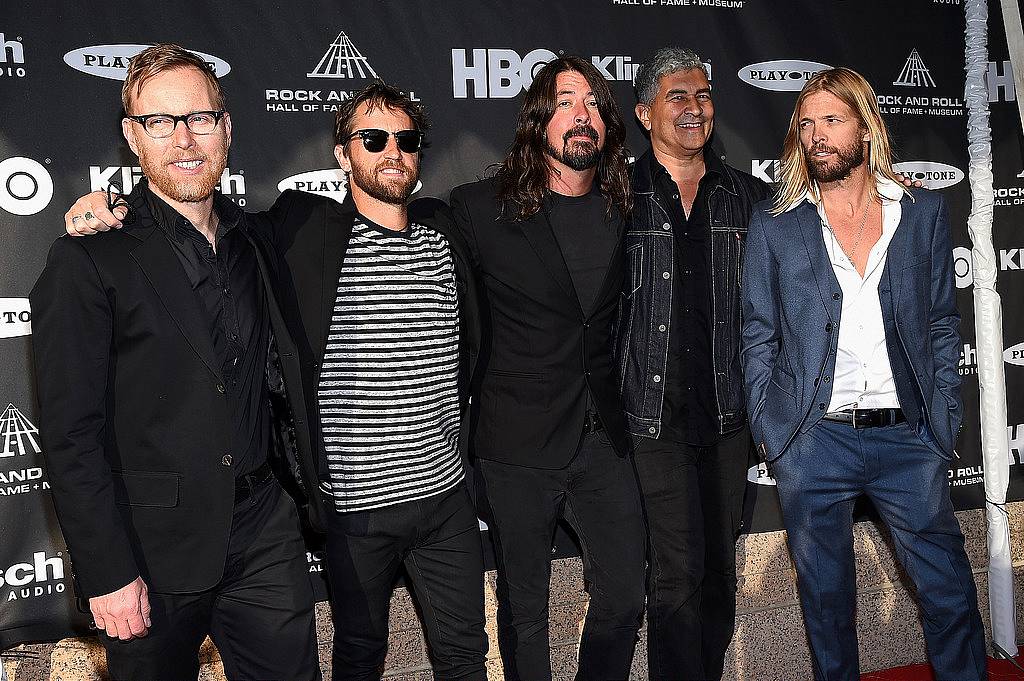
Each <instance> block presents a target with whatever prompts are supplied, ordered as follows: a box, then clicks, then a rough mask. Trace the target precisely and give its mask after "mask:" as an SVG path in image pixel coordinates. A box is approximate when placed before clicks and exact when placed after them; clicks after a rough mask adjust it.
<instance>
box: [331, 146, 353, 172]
mask: <svg viewBox="0 0 1024 681" xmlns="http://www.w3.org/2000/svg"><path fill="white" fill-rule="evenodd" d="M334 158H336V159H338V165H339V166H340V167H341V169H342V170H344V171H345V172H346V173H350V172H352V162H351V161H349V160H348V154H346V153H345V145H344V144H335V145H334Z"/></svg>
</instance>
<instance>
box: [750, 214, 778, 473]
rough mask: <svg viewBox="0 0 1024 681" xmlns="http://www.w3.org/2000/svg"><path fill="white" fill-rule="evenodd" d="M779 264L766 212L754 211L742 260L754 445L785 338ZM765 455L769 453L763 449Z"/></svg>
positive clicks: (760, 437)
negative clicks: (765, 225)
mask: <svg viewBox="0 0 1024 681" xmlns="http://www.w3.org/2000/svg"><path fill="white" fill-rule="evenodd" d="M778 270H779V268H778V263H777V262H776V260H775V256H774V255H773V254H772V252H771V248H770V246H769V244H768V238H767V235H766V234H765V228H764V212H763V211H761V210H755V211H754V214H753V216H752V217H751V220H750V227H749V229H748V231H747V250H746V254H745V255H744V261H743V292H742V303H743V344H742V349H741V350H740V362H741V364H742V366H743V387H744V391H745V392H746V396H747V413H748V415H749V418H750V432H751V435H752V436H753V439H754V445H755V446H756V447H758V449H759V451H761V446H762V444H763V443H764V437H763V427H764V424H762V423H761V419H760V416H761V412H762V409H763V407H764V399H765V393H766V391H767V389H768V382H769V381H770V380H771V375H772V369H773V368H774V366H775V357H776V356H777V355H778V353H779V343H780V339H781V337H782V334H781V329H780V320H779V308H778V300H779V280H778ZM761 454H762V456H768V455H769V453H768V452H764V451H761Z"/></svg>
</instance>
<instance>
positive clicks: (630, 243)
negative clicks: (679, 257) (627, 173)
mask: <svg viewBox="0 0 1024 681" xmlns="http://www.w3.org/2000/svg"><path fill="white" fill-rule="evenodd" d="M704 162H705V164H706V167H707V168H708V169H709V170H710V169H713V170H716V171H717V172H718V176H717V177H718V178H719V179H717V180H716V181H715V184H714V186H713V187H711V188H710V189H711V191H709V192H707V200H708V206H707V208H708V215H709V217H710V220H711V287H710V288H711V318H712V320H714V329H713V332H712V338H711V349H712V350H711V351H712V356H713V362H714V377H715V391H714V392H715V396H716V399H717V405H716V407H717V413H718V423H719V433H722V434H724V433H728V432H730V431H733V430H735V429H736V428H738V427H740V426H741V425H743V421H744V419H745V418H746V409H745V406H744V398H743V375H742V372H741V370H740V356H739V351H740V283H741V280H742V274H743V247H744V245H745V242H746V238H747V223H748V222H749V221H750V215H751V211H752V207H753V205H754V204H755V203H757V202H758V201H760V200H762V199H764V198H767V196H768V194H769V188H768V185H767V184H766V183H764V182H762V181H761V180H758V179H757V178H755V177H753V176H751V175H748V174H747V173H744V172H741V171H739V170H736V169H735V168H732V167H730V166H727V165H725V164H724V163H722V162H721V160H720V159H719V158H718V156H717V155H716V154H715V152H714V150H712V149H711V148H710V147H707V148H706V149H705V154H704ZM656 169H657V165H656V161H655V159H654V155H653V153H652V152H651V150H648V151H647V153H645V154H644V155H643V156H641V157H640V158H639V159H638V160H637V162H636V163H635V164H634V165H633V194H634V199H635V202H634V206H633V212H632V213H631V215H630V217H629V220H628V221H627V223H626V232H625V246H626V263H627V274H626V277H625V284H624V288H623V292H622V301H621V303H622V304H621V309H620V322H619V324H618V329H617V336H616V358H617V361H618V366H619V389H620V391H621V393H622V400H623V406H624V408H625V411H626V420H627V423H628V424H629V430H630V432H631V433H633V434H634V435H638V436H642V437H650V438H657V437H658V436H659V435H660V434H661V409H662V402H663V401H664V397H665V368H666V365H667V363H668V346H669V342H668V335H669V334H670V333H672V332H673V331H674V329H675V327H674V326H673V324H672V319H671V316H672V278H673V277H675V273H676V263H675V252H676V250H675V244H674V236H673V233H672V227H671V223H670V221H669V216H668V213H667V212H666V210H665V208H664V207H663V206H664V202H665V201H666V200H668V201H672V200H674V199H672V198H670V197H663V196H659V195H658V193H657V192H656V190H655V184H654V171H655V170H656Z"/></svg>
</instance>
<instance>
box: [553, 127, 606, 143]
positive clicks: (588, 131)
mask: <svg viewBox="0 0 1024 681" xmlns="http://www.w3.org/2000/svg"><path fill="white" fill-rule="evenodd" d="M581 135H582V136H584V137H589V138H590V141H591V142H593V143H594V144H597V139H598V137H600V136H599V135H598V134H597V130H595V129H594V128H592V127H591V126H589V125H577V126H575V127H573V128H569V129H568V130H566V131H565V134H564V135H562V141H563V142H568V141H569V138H570V137H577V136H581Z"/></svg>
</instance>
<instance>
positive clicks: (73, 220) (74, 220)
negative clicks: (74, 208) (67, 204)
mask: <svg viewBox="0 0 1024 681" xmlns="http://www.w3.org/2000/svg"><path fill="white" fill-rule="evenodd" d="M84 219H85V218H83V217H82V216H81V215H76V216H74V217H73V218H71V224H75V223H76V222H78V221H79V220H84Z"/></svg>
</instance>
